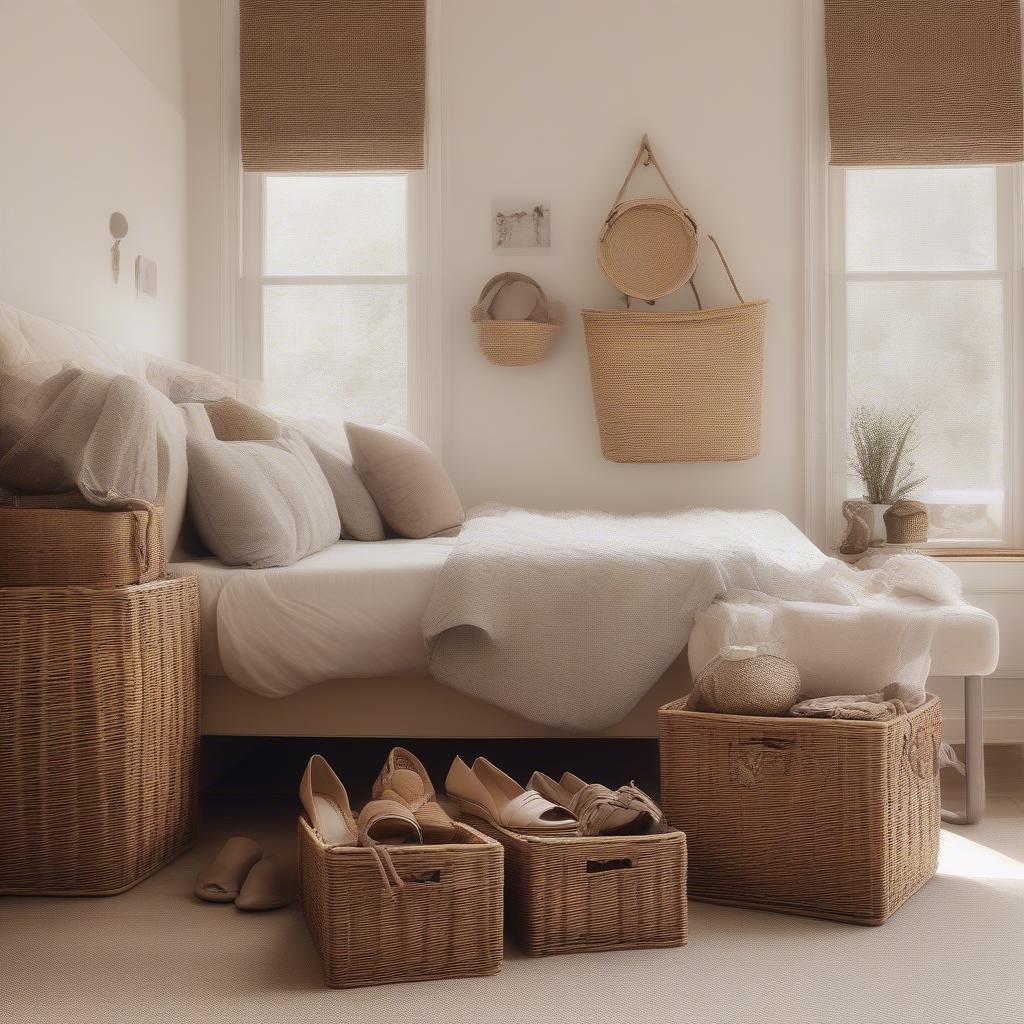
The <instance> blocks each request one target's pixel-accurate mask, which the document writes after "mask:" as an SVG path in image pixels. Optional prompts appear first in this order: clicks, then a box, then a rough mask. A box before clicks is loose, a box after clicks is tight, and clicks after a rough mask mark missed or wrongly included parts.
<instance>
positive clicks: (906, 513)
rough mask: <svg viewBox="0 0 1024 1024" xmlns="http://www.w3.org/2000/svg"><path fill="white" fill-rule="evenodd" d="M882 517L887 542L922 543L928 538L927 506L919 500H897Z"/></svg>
mask: <svg viewBox="0 0 1024 1024" xmlns="http://www.w3.org/2000/svg"><path fill="white" fill-rule="evenodd" d="M882 519H883V521H884V522H885V539H886V542H887V543H889V544H923V543H924V542H925V541H926V540H927V539H928V506H927V505H925V504H924V503H923V502H921V501H908V500H906V499H904V500H903V501H897V502H896V504H895V505H890V506H889V507H888V508H887V509H886V510H885V514H884V515H883V516H882Z"/></svg>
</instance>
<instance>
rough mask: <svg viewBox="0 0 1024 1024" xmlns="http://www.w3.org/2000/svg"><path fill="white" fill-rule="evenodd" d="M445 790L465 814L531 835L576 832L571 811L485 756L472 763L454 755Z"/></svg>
mask: <svg viewBox="0 0 1024 1024" xmlns="http://www.w3.org/2000/svg"><path fill="white" fill-rule="evenodd" d="M445 790H446V791H447V793H448V796H450V797H451V798H452V799H453V800H454V801H455V802H456V803H457V804H458V805H459V807H460V808H461V809H462V812H463V813H464V814H468V815H471V816H473V817H476V818H483V819H484V821H489V822H491V824H493V825H500V826H501V827H502V828H507V829H510V830H511V831H513V832H521V833H522V834H523V835H528V836H567V835H576V834H577V827H578V822H577V821H576V819H575V818H574V817H573V816H572V814H571V812H570V811H569V810H568V809H567V808H565V807H563V806H560V805H559V804H557V803H554V802H553V801H551V800H546V799H545V798H544V797H543V796H541V795H540V793H538V792H537V791H536V790H534V789H523V787H522V786H520V785H519V783H518V782H516V781H515V779H511V778H509V776H507V775H506V774H505V773H504V772H503V771H502V770H501V769H500V768H496V767H495V766H494V765H493V764H491V762H490V761H488V760H487V759H486V758H484V757H478V758H477V759H476V760H475V761H474V762H473V767H472V769H470V767H469V765H467V764H466V762H465V761H463V760H462V758H461V757H457V758H455V760H454V761H453V762H452V766H451V769H450V770H449V772H448V778H447V779H446V780H445Z"/></svg>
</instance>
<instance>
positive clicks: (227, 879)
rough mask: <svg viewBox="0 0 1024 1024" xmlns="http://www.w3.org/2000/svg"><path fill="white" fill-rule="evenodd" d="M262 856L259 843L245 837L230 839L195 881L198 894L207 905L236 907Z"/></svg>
mask: <svg viewBox="0 0 1024 1024" xmlns="http://www.w3.org/2000/svg"><path fill="white" fill-rule="evenodd" d="M262 856H263V850H262V849H261V847H260V845H259V844H258V843H254V842H253V841H252V840H251V839H246V838H245V837H244V836H235V837H234V838H233V839H229V840H228V841H227V842H226V843H225V844H224V845H223V846H222V847H221V848H220V853H218V854H217V856H216V857H214V859H213V861H212V862H211V863H209V864H207V865H206V867H205V868H203V870H202V871H200V872H199V874H198V876H197V877H196V884H195V894H196V896H198V897H199V899H201V900H206V901H207V902H208V903H233V902H234V901H235V899H236V898H237V896H238V894H239V891H240V890H241V889H242V886H243V883H244V882H245V880H246V877H247V876H248V875H249V872H250V871H252V868H253V865H255V864H256V862H257V861H258V860H259V859H260V858H261V857H262Z"/></svg>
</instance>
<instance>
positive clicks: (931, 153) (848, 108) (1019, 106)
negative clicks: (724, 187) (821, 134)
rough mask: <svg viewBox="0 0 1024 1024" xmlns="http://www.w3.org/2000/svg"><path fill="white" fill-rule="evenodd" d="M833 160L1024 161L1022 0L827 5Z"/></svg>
mask: <svg viewBox="0 0 1024 1024" xmlns="http://www.w3.org/2000/svg"><path fill="white" fill-rule="evenodd" d="M825 57H826V63H827V73H828V110H829V125H830V130H831V136H832V163H833V164H840V165H846V166H853V165H863V164H876V165H877V164H976V163H1011V162H1014V161H1018V160H1021V159H1024V100H1022V89H1021V40H1020V3H1019V0H825Z"/></svg>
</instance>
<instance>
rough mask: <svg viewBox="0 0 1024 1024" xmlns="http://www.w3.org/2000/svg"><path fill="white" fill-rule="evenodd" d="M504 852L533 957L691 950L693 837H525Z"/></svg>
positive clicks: (509, 898)
mask: <svg viewBox="0 0 1024 1024" xmlns="http://www.w3.org/2000/svg"><path fill="white" fill-rule="evenodd" d="M470 820H471V821H472V823H473V825H474V827H475V828H478V829H479V830H480V831H481V832H484V833H485V834H487V835H491V836H494V838H495V839H498V840H499V841H500V842H501V844H502V845H503V846H504V847H505V884H506V894H505V902H506V905H507V906H508V911H509V916H510V917H511V919H512V922H513V924H514V926H515V930H516V933H517V935H518V937H519V940H520V942H521V943H522V945H523V950H524V952H525V953H526V954H527V955H528V956H550V955H552V954H554V953H586V952H596V951H599V950H609V949H653V948H660V947H668V946H685V945H686V939H687V930H686V836H684V835H683V834H682V833H681V832H667V833H664V834H661V835H652V836H588V837H585V838H584V837H581V838H575V837H570V838H560V839H555V838H546V837H543V838H542V837H536V836H525V835H521V834H519V833H517V832H510V831H508V830H507V829H504V828H501V827H499V826H497V825H492V824H491V823H490V822H485V821H482V820H480V819H477V818H472V819H470Z"/></svg>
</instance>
